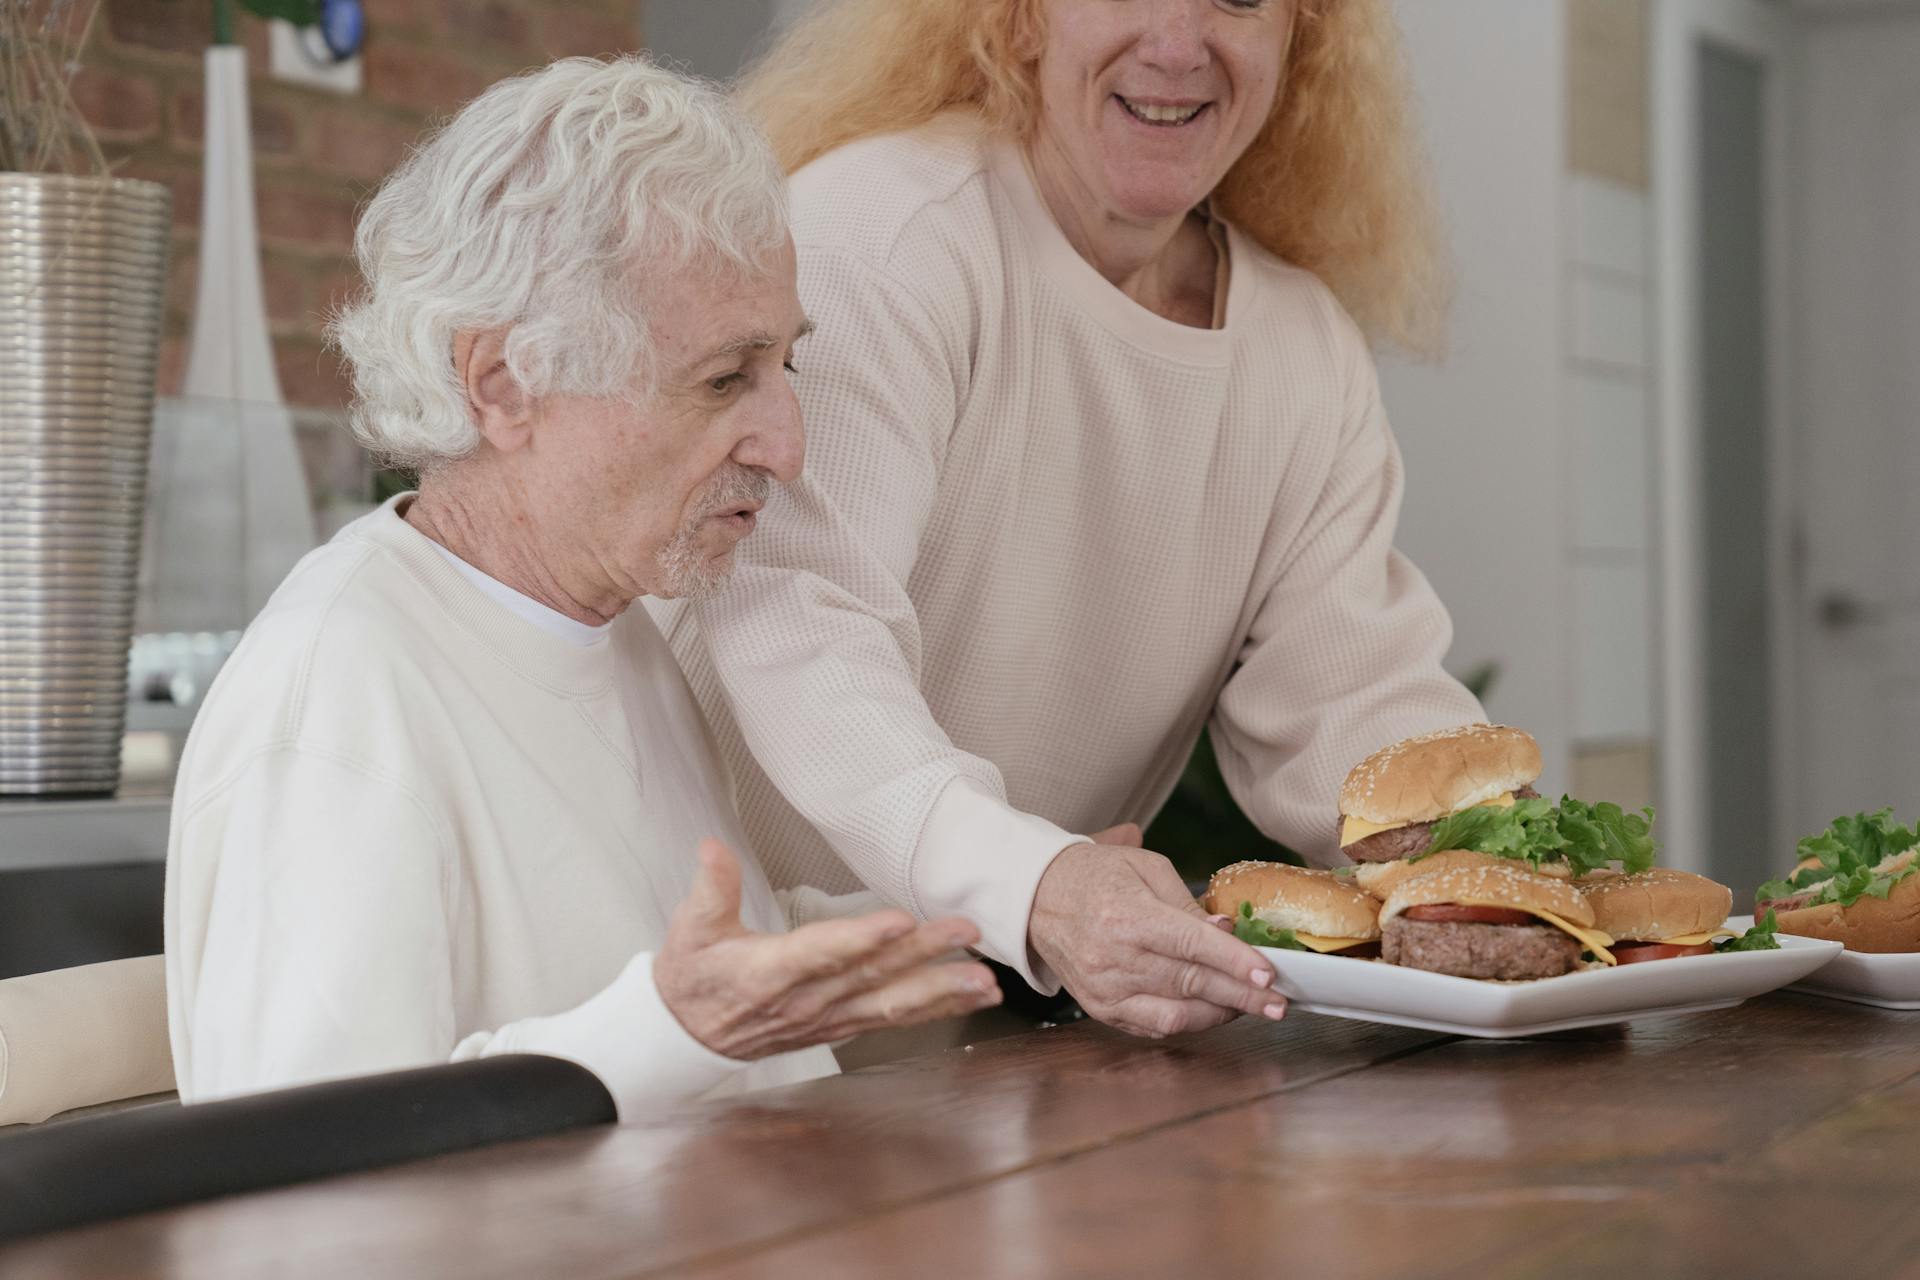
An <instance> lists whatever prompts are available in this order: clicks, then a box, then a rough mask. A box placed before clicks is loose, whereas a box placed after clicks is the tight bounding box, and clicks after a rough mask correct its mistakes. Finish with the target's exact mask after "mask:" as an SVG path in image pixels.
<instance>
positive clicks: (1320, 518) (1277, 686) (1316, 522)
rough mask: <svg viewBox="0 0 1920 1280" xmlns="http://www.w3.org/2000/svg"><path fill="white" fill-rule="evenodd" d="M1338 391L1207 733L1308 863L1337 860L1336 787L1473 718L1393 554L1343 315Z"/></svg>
mask: <svg viewBox="0 0 1920 1280" xmlns="http://www.w3.org/2000/svg"><path fill="white" fill-rule="evenodd" d="M1338 321H1339V323H1338V325H1337V326H1336V327H1337V331H1338V332H1339V333H1340V334H1341V335H1342V336H1343V337H1344V338H1345V339H1346V341H1345V342H1344V343H1343V347H1344V349H1345V350H1346V352H1347V353H1348V364H1347V379H1346V385H1347V388H1348V390H1347V397H1346V407H1345V414H1344V417H1345V422H1344V425H1343V430H1342V439H1341V444H1340V447H1339V451H1338V454H1337V455H1336V457H1335V459H1334V462H1333V466H1332V470H1331V472H1330V474H1329V476H1328V478H1327V481H1326V484H1325V487H1324V488H1323V489H1322V491H1321V493H1320V496H1319V500H1318V502H1317V504H1316V505H1315V508H1314V510H1313V512H1312V513H1311V515H1310V517H1309V518H1308V520H1307V521H1306V523H1305V524H1304V525H1302V526H1301V528H1300V533H1299V535H1298V537H1297V538H1296V539H1295V540H1294V541H1293V543H1292V545H1291V546H1290V547H1288V548H1287V549H1286V551H1285V553H1284V554H1283V555H1282V556H1281V557H1280V558H1279V560H1278V567H1277V572H1275V573H1274V575H1273V576H1272V578H1271V580H1270V582H1269V583H1268V584H1267V585H1266V587H1265V594H1264V596H1263V597H1262V598H1261V599H1260V602H1259V605H1258V608H1257V610H1256V612H1255V614H1254V620H1253V625H1252V627H1251V629H1250V631H1249V633H1248V636H1247V641H1246V644H1245V646H1244V648H1243V649H1242V651H1241V653H1240V655H1239V665H1238V668H1237V669H1236V670H1235V672H1234V674H1233V675H1232V677H1231V678H1230V679H1229V680H1228V681H1227V684H1226V687H1225V688H1224V689H1223V690H1222V691H1221V694H1220V697H1219V700H1218V702H1217V703H1216V706H1215V709H1214V717H1213V728H1214V733H1215V738H1216V746H1217V749H1218V755H1219V758H1220V768H1221V773H1222V775H1223V777H1224V778H1225V779H1226V782H1227V786H1228V789H1229V790H1230V791H1231V792H1232V793H1233V796H1234V799H1235V800H1236V801H1238V802H1239V804H1240V806H1241V807H1242V808H1243V809H1245V810H1246V812H1247V814H1248V816H1249V817H1251V818H1252V819H1253V820H1254V822H1255V823H1256V824H1258V825H1259V826H1260V828H1261V829H1262V830H1264V831H1265V832H1267V834H1269V835H1270V836H1272V837H1273V838H1274V839H1276V840H1279V841H1281V842H1283V843H1285V844H1287V845H1288V846H1289V847H1291V848H1293V849H1296V850H1298V851H1299V852H1300V853H1301V854H1302V855H1303V856H1304V857H1306V858H1307V859H1308V861H1310V862H1312V863H1314V864H1316V865H1321V866H1334V865H1339V864H1341V863H1344V862H1345V861H1346V859H1345V858H1344V857H1343V856H1342V855H1341V854H1340V851H1339V841H1338V834H1337V833H1338V825H1339V824H1338V810H1339V790H1340V783H1341V781H1342V780H1343V779H1344V778H1345V777H1346V774H1347V771H1348V770H1349V769H1350V768H1351V767H1352V766H1353V764H1354V763H1355V762H1356V761H1358V760H1361V759H1363V758H1365V757H1366V756H1367V755H1369V754H1370V753H1372V752H1373V751H1375V750H1376V749H1378V748H1380V747H1382V746H1385V745H1387V744H1388V743H1390V742H1395V741H1398V740H1399V739H1401V738H1405V737H1411V736H1412V735H1414V734H1418V733H1426V732H1429V731H1431V730H1434V729H1440V728H1445V727H1447V726H1449V725H1456V724H1464V723H1467V722H1470V721H1474V720H1480V719H1483V718H1484V716H1485V713H1484V712H1483V711H1482V710H1481V708H1480V704H1479V702H1478V701H1476V700H1475V698H1474V697H1473V695H1472V694H1470V693H1469V692H1467V690H1466V688H1465V687H1464V686H1462V685H1461V684H1460V682H1459V681H1457V680H1455V679H1454V678H1453V677H1452V676H1450V675H1448V674H1447V673H1446V671H1445V670H1444V669H1443V668H1442V667H1441V659H1442V658H1443V657H1445V655H1446V652H1447V646H1448V645H1449V644H1450V643H1451V642H1452V639H1453V624H1452V621H1451V619H1449V618H1448V617H1447V612H1446V609H1445V607H1444V606H1443V605H1442V604H1441V603H1440V600H1439V598H1438V597H1437V596H1436V595H1435V594H1434V592H1433V589H1432V587H1430V586H1429V585H1428V584H1427V581H1426V579H1425V577H1423V576H1422V575H1421V573H1420V571H1419V570H1418V569H1416V568H1415V567H1414V566H1413V564H1412V563H1411V562H1410V561H1408V560H1407V559H1406V558H1405V557H1404V556H1402V555H1401V554H1400V553H1399V552H1398V551H1396V550H1394V547H1393V537H1394V530H1395V527H1396V525H1397V524H1398V522H1399V517H1400V498H1401V491H1402V488H1403V486H1404V476H1403V473H1402V467H1401V461H1400V451H1399V447H1398V446H1397V445H1396V444H1395V442H1394V439H1393V434H1392V431H1391V430H1390V429H1389V427H1388V425H1387V417H1386V411H1385V409H1384V407H1383V406H1382V404H1381V399H1380V388H1379V380H1378V377H1377V374H1376V372H1375V370H1374V366H1373V361H1372V358H1371V356H1370V355H1368V353H1367V350H1366V347H1365V344H1364V342H1363V341H1362V339H1361V338H1360V336H1359V334H1358V332H1357V331H1354V330H1353V329H1352V326H1351V323H1350V322H1347V321H1346V318H1345V316H1344V315H1342V316H1340V317H1338Z"/></svg>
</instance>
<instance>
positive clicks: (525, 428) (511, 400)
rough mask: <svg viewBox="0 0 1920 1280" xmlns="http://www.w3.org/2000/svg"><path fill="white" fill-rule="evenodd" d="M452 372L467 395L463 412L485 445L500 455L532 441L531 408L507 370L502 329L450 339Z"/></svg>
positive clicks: (505, 346) (460, 334) (505, 339)
mask: <svg viewBox="0 0 1920 1280" xmlns="http://www.w3.org/2000/svg"><path fill="white" fill-rule="evenodd" d="M453 371H454V374H455V375H456V376H457V377H459V379H460V386H461V388H462V390H464V391H465V392H466V395H467V412H468V413H469V414H471V415H472V417H473V425H474V426H476V427H478V428H479V429H480V434H481V436H483V437H484V438H485V439H486V441H487V443H488V444H490V445H492V446H493V447H494V448H495V449H498V450H499V451H500V452H502V453H512V452H513V451H514V450H515V449H520V448H524V447H525V446H526V444H527V442H528V441H529V440H531V439H532V438H533V406H532V404H531V403H530V401H529V400H528V397H527V393H526V392H525V391H523V390H522V389H521V387H520V384H519V383H518V382H515V381H514V378H513V374H512V373H510V372H508V370H507V334H506V331H505V330H504V329H488V330H485V331H482V332H479V333H456V334H455V335H454V336H453Z"/></svg>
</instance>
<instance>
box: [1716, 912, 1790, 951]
mask: <svg viewBox="0 0 1920 1280" xmlns="http://www.w3.org/2000/svg"><path fill="white" fill-rule="evenodd" d="M1775 927H1776V925H1775V921H1774V918H1773V911H1772V909H1771V908H1769V909H1768V911H1767V914H1765V915H1764V916H1761V917H1760V923H1758V924H1756V925H1754V926H1753V928H1751V929H1749V930H1747V931H1746V932H1745V933H1743V934H1741V935H1740V936H1739V937H1737V938H1722V939H1720V941H1718V942H1716V943H1714V944H1713V949H1714V950H1715V951H1716V952H1721V953H1724V952H1728V951H1778V950H1779V949H1780V942H1779V939H1777V938H1775V937H1774V936H1773V935H1774V931H1775Z"/></svg>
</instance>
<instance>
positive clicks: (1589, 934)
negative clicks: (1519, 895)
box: [1489, 904, 1619, 964]
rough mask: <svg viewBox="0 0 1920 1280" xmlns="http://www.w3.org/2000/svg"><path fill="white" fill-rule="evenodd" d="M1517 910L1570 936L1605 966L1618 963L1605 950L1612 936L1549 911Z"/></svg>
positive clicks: (1611, 953)
mask: <svg viewBox="0 0 1920 1280" xmlns="http://www.w3.org/2000/svg"><path fill="white" fill-rule="evenodd" d="M1489 905H1493V904H1489ZM1518 909H1519V910H1521V911H1524V912H1526V913H1527V914H1528V915H1530V916H1533V917H1535V918H1536V919H1538V920H1539V921H1540V922H1541V923H1542V924H1550V925H1552V926H1553V927H1554V928H1556V929H1558V930H1560V931H1561V932H1562V933H1570V934H1572V935H1573V936H1574V938H1576V939H1577V940H1578V941H1579V943H1580V945H1581V946H1583V947H1585V948H1586V949H1587V950H1589V951H1591V952H1593V954H1594V955H1595V956H1597V957H1598V958H1599V959H1600V960H1601V961H1602V962H1604V963H1606V964H1618V963H1619V961H1617V960H1615V959H1614V958H1613V952H1611V951H1609V950H1608V949H1607V948H1609V947H1611V946H1612V945H1613V936H1612V935H1611V934H1605V933H1602V932H1600V931H1599V930H1598V929H1584V928H1582V927H1581V926H1579V925H1577V924H1575V923H1574V922H1573V921H1571V920H1563V919H1561V918H1560V917H1559V916H1557V915H1555V914H1553V912H1551V911H1539V910H1536V909H1535V908H1533V907H1520V908H1518Z"/></svg>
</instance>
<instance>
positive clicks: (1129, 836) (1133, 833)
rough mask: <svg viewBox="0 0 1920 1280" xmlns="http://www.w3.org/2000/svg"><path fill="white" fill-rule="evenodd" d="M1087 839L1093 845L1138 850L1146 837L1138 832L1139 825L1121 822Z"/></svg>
mask: <svg viewBox="0 0 1920 1280" xmlns="http://www.w3.org/2000/svg"><path fill="white" fill-rule="evenodd" d="M1087 838H1088V839H1089V840H1091V841H1093V842H1094V843H1095V844H1113V845H1121V846H1124V847H1125V848H1128V849H1138V848H1139V847H1140V845H1141V844H1142V843H1143V842H1144V841H1145V840H1146V835H1145V833H1143V832H1142V831H1141V830H1140V824H1139V823H1137V822H1123V823H1121V824H1120V825H1119V826H1116V827H1108V828H1107V829H1106V830H1105V831H1096V832H1094V833H1093V834H1092V835H1091V836H1088V837H1087Z"/></svg>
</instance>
